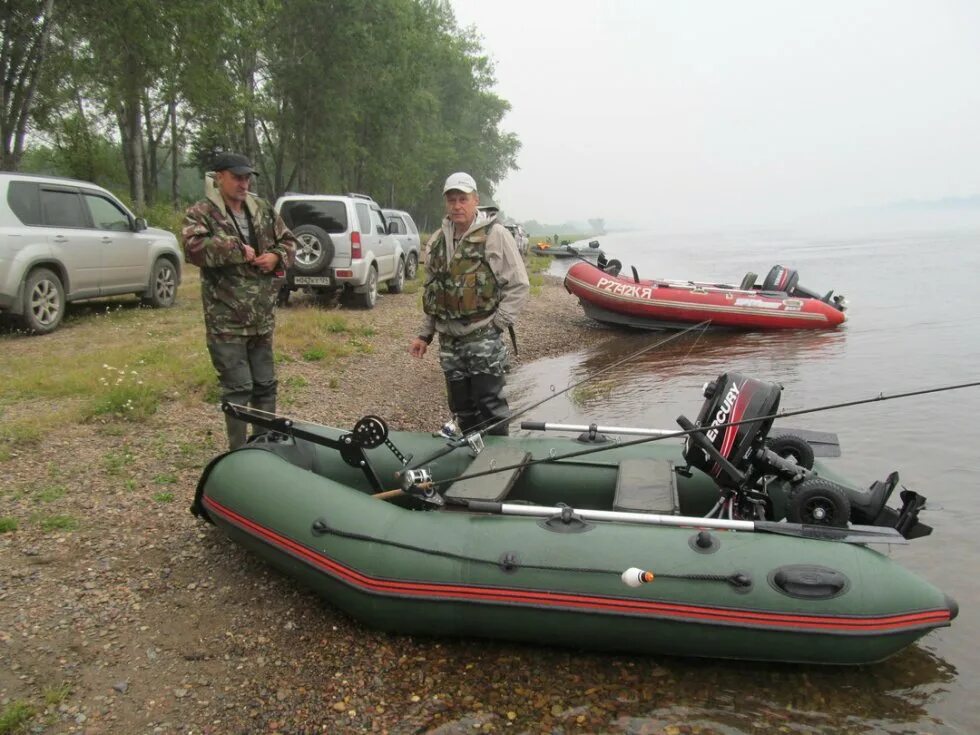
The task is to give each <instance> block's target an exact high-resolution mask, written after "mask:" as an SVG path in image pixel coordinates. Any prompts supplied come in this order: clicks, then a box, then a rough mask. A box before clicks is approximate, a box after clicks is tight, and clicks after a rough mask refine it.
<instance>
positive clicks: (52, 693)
mask: <svg viewBox="0 0 980 735" xmlns="http://www.w3.org/2000/svg"><path fill="white" fill-rule="evenodd" d="M69 694H71V683H70V682H67V681H66V682H63V683H61V684H59V685H58V686H51V687H47V688H46V689H45V690H44V703H45V704H47V705H49V706H52V707H53V706H56V705H59V704H61V703H62V702H64V701H65V700H66V699H68V695H69Z"/></svg>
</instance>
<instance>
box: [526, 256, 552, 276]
mask: <svg viewBox="0 0 980 735" xmlns="http://www.w3.org/2000/svg"><path fill="white" fill-rule="evenodd" d="M551 263H552V260H551V258H549V257H548V256H547V255H529V256H528V258H527V272H528V273H544V272H546V271H547V270H548V268H550V267H551Z"/></svg>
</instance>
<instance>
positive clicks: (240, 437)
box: [225, 414, 248, 449]
mask: <svg viewBox="0 0 980 735" xmlns="http://www.w3.org/2000/svg"><path fill="white" fill-rule="evenodd" d="M225 432H226V433H227V434H228V448H229V449H238V448H239V447H241V446H244V445H245V439H246V437H247V436H248V424H246V423H245V422H244V421H239V420H238V419H236V418H234V417H233V416H229V415H228V414H225Z"/></svg>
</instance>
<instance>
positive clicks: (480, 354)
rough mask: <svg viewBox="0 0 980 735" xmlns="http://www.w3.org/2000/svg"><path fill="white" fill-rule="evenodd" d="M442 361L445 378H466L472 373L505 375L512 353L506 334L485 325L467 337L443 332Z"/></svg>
mask: <svg viewBox="0 0 980 735" xmlns="http://www.w3.org/2000/svg"><path fill="white" fill-rule="evenodd" d="M439 365H440V366H441V367H442V372H444V373H445V374H446V380H465V379H466V378H468V377H470V376H471V375H495V376H497V377H502V376H503V375H504V373H505V372H507V371H508V370H509V369H510V356H509V353H508V351H507V345H505V344H504V340H503V335H501V334H500V333H499V332H498V331H497V330H496V329H494V328H493V327H492V326H486V327H483V328H482V329H478V330H476V331H475V332H471V333H470V334H467V335H466V336H464V337H450V336H449V335H446V334H440V335H439Z"/></svg>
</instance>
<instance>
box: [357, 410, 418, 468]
mask: <svg viewBox="0 0 980 735" xmlns="http://www.w3.org/2000/svg"><path fill="white" fill-rule="evenodd" d="M351 434H352V435H353V437H354V441H355V443H356V444H357V446H359V447H360V448H361V449H374V448H375V447H380V446H381V445H382V444H384V445H385V446H386V447H388V449H390V450H391V453H392V454H394V455H395V457H397V458H398V461H399V462H401V463H402V464H403V465H406V464H408V461H409V459H411V457H406V456H405V455H404V454H402V453H401V451H400V450H399V449H398V447H396V446H395V445H394V443H393V442H392V441H391V439H389V438H388V424H387V423H385V420H384V419H383V418H381V417H380V416H365V417H364V418H362V419H360V420H359V421H358V422H357V423H356V424H354V430H353V431H351Z"/></svg>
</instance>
